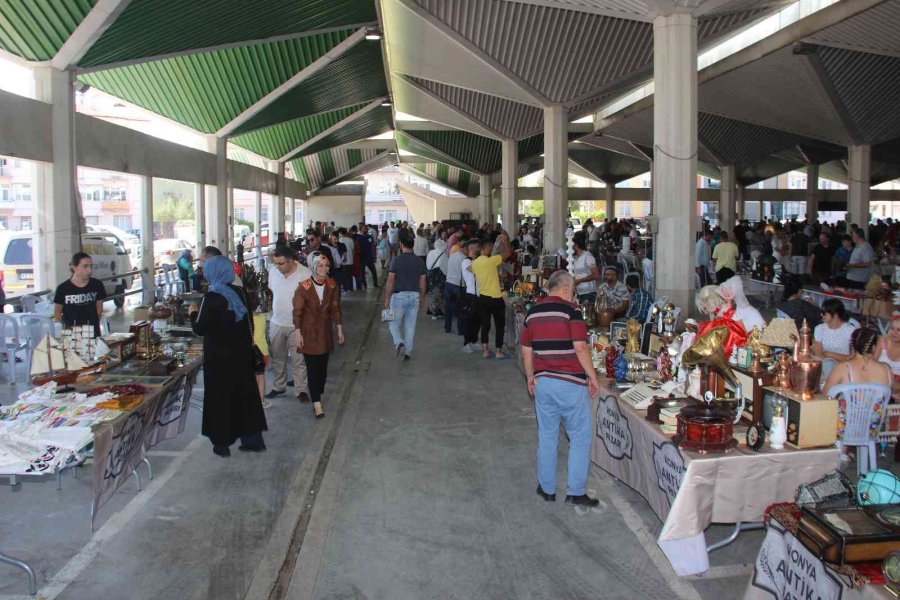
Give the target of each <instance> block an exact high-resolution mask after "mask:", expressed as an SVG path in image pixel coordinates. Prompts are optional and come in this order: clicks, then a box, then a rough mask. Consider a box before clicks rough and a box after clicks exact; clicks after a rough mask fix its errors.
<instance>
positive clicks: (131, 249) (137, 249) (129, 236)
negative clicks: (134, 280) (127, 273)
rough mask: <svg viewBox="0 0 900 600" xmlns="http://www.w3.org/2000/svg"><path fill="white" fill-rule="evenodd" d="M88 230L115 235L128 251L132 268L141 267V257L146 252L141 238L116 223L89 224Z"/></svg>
mask: <svg viewBox="0 0 900 600" xmlns="http://www.w3.org/2000/svg"><path fill="white" fill-rule="evenodd" d="M87 230H88V232H89V233H108V234H110V235H113V236H115V238H116V239H118V240H119V242H120V243H121V244H122V246H123V247H124V248H125V250H127V251H128V256H129V257H130V258H131V268H132V269H139V268H140V267H141V257H142V256H143V254H144V248H143V246H142V245H141V238H139V237H138V236H136V235H134V234H133V233H128V232H127V231H125V230H124V229H120V228H118V227H116V226H115V225H88V226H87Z"/></svg>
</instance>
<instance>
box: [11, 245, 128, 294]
mask: <svg viewBox="0 0 900 600" xmlns="http://www.w3.org/2000/svg"><path fill="white" fill-rule="evenodd" d="M34 235H35V234H34V232H32V231H0V283H2V284H3V289H4V291H5V292H6V295H7V297H10V296H22V295H24V294H28V293H30V292H34V291H35V289H34ZM81 246H82V249H83V250H84V252H87V253H88V254H90V255H91V258H92V259H93V263H94V273H93V276H94V277H96V278H98V279H102V278H105V277H110V276H112V275H115V274H116V273H127V272H128V271H131V270H132V269H131V259H130V257H129V256H128V252H127V251H126V250H125V248H124V247H123V246H122V244H121V243H120V242H119V240H118V239H117V238H116V237H115V236H113V235H112V234H108V233H83V234H81ZM133 279H134V278H133V276H131V275H128V276H125V277H121V278H117V279H110V280H108V281H104V282H103V286H104V287H105V288H106V293H107V294H108V295H112V294H121V293H122V292H124V291H125V290H127V289H128V288H130V287H131V284H132V281H133ZM58 283H61V282H56V283H54V284H52V285H51V288H54V287H55V286H56V284H58ZM114 302H115V304H116V306H122V305H123V304H124V303H125V299H124V298H116V299H115V300H114Z"/></svg>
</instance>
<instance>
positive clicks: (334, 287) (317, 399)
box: [294, 253, 344, 418]
mask: <svg viewBox="0 0 900 600" xmlns="http://www.w3.org/2000/svg"><path fill="white" fill-rule="evenodd" d="M308 262H309V268H310V270H311V271H312V279H307V280H306V281H304V282H302V283H301V284H300V285H299V286H297V291H296V292H294V327H295V328H296V329H297V350H298V351H299V352H302V353H303V358H304V359H305V361H306V371H307V374H308V378H309V395H310V397H311V398H312V401H313V409H314V410H315V413H316V418H321V417H324V416H325V413H324V412H323V411H322V394H323V393H324V392H325V378H326V377H327V376H328V354H329V353H330V352H331V351H332V350H333V349H334V337H333V334H332V323H334V324H335V325H337V342H338V344H343V343H344V328H343V326H342V324H341V295H340V291H339V290H338V284H337V282H336V281H335V280H334V279H332V278H331V277H329V276H328V269H329V268H330V266H331V264H330V262H329V260H328V257H327V256H326V255H324V254H320V253H314V254H312V255H311V256H310V257H309V261H308Z"/></svg>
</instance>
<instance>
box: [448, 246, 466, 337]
mask: <svg viewBox="0 0 900 600" xmlns="http://www.w3.org/2000/svg"><path fill="white" fill-rule="evenodd" d="M465 242H466V240H465V239H461V240H459V242H458V243H457V244H456V245H455V246H454V247H455V248H456V250H455V251H454V252H452V253H451V254H450V259H449V260H448V261H447V281H446V282H445V283H444V331H445V332H446V333H450V332H451V331H453V313H454V312H457V304H458V303H459V302H460V296H461V295H462V286H463V274H462V262H463V261H464V260H465V259H466V252H465ZM456 333H458V334H459V335H462V336H464V335H465V334H466V318H465V316H463V315H462V314H460V316H459V318H458V319H457V320H456Z"/></svg>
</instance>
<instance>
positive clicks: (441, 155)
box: [398, 136, 487, 175]
mask: <svg viewBox="0 0 900 600" xmlns="http://www.w3.org/2000/svg"><path fill="white" fill-rule="evenodd" d="M410 137H411V138H412V140H413V141H414V142H415V143H416V144H418V145H420V146H422V147H423V148H426V149H428V151H429V152H433V153H434V154H435V155H436V156H437V157H438V160H439V161H440V162H443V163H444V164H446V165H449V166H451V167H456V168H457V169H462V170H463V171H468V172H469V173H474V174H475V175H487V173H482V172H481V171H479V170H478V169H476V168H475V167H473V166H471V165H467V164H466V163H464V162H462V161H461V160H459V159H458V158H454V157H452V156H450V155H449V154H447V153H446V152H442V151H440V150H438V149H437V148H435V147H434V146H432V145H431V144H427V143H425V142H423V141H422V140H421V139H420V138H417V137H415V136H410ZM398 146H399V144H398Z"/></svg>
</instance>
